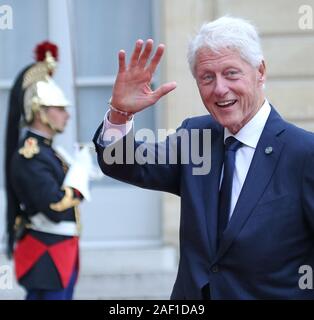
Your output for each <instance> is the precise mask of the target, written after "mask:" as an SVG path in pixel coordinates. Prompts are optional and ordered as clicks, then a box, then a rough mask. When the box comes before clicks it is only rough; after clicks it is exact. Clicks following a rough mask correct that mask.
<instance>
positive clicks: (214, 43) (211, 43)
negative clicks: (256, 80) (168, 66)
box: [187, 16, 264, 77]
mask: <svg viewBox="0 0 314 320" xmlns="http://www.w3.org/2000/svg"><path fill="white" fill-rule="evenodd" d="M201 48H209V49H210V50H212V51H214V52H219V51H221V50H222V49H231V50H237V51H238V52H239V54H240V56H241V57H242V59H244V60H245V61H246V62H248V63H249V64H250V65H252V66H253V67H258V66H259V65H260V64H261V62H262V60H263V59H264V58H263V52H262V48H261V44H260V39H259V36H258V33H257V31H256V29H255V27H254V26H253V25H252V24H251V23H250V22H248V21H246V20H244V19H240V18H234V17H230V16H224V17H221V18H219V19H217V20H214V21H212V22H209V23H205V24H203V26H202V27H201V29H200V30H199V32H198V34H197V35H196V36H195V37H194V39H192V40H191V41H190V43H189V47H188V54H187V58H188V62H189V65H190V69H191V72H192V74H193V76H194V77H195V57H196V54H197V51H198V50H199V49H201Z"/></svg>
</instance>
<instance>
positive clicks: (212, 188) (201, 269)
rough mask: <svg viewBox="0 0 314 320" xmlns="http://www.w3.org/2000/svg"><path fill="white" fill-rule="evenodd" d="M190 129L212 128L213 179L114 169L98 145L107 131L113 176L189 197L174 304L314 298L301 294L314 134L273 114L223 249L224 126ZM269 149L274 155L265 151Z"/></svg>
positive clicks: (182, 168)
mask: <svg viewBox="0 0 314 320" xmlns="http://www.w3.org/2000/svg"><path fill="white" fill-rule="evenodd" d="M182 128H186V129H187V130H188V131H189V132H190V131H191V129H211V132H212V137H211V143H212V146H211V150H212V152H211V170H210V172H209V174H207V175H203V176H201V175H198V176H196V175H193V174H192V167H193V165H192V164H186V165H180V164H178V165H170V164H165V165H161V164H159V165H157V164H146V165H138V164H136V163H135V164H134V165H131V164H113V165H107V164H106V163H105V162H104V160H103V151H104V148H103V147H102V146H101V145H100V144H98V143H97V139H98V136H99V132H100V128H99V129H98V131H97V132H96V134H95V137H94V142H95V145H96V151H97V153H98V162H99V165H100V167H101V169H102V170H103V172H104V173H105V174H106V175H109V176H111V177H113V178H116V179H119V180H121V181H124V182H127V183H131V184H134V185H137V186H140V187H143V188H149V189H154V190H161V191H166V192H171V193H174V194H177V195H178V196H180V197H181V221H180V261H179V269H178V274H177V279H176V282H175V284H174V288H173V292H172V296H171V298H172V299H202V298H204V288H209V291H210V297H211V298H212V299H311V298H314V290H310V289H305V290H302V289H300V288H299V279H300V277H301V276H302V275H301V274H300V273H299V268H300V267H301V266H302V265H310V266H311V267H314V134H312V133H309V132H307V131H305V130H302V129H300V128H297V127H295V126H294V125H292V124H289V123H287V122H285V121H284V120H283V119H282V118H281V117H280V116H279V114H278V113H277V112H276V111H275V110H274V109H273V108H272V111H271V113H270V116H269V118H268V120H267V123H266V125H265V128H264V130H263V132H262V135H261V137H260V139H259V142H258V145H257V148H256V150H255V153H254V157H253V160H252V163H251V165H250V168H249V172H248V174H247V177H246V180H245V182H244V185H243V188H242V191H241V194H240V196H239V199H238V202H237V204H236V207H235V209H234V212H233V215H232V218H231V220H230V222H229V224H228V226H227V229H226V230H225V232H224V235H223V238H222V240H221V243H220V247H219V248H218V249H217V248H216V244H217V243H216V241H217V205H218V193H219V183H220V177H221V170H222V164H223V136H224V133H223V128H222V127H221V126H220V125H219V124H218V123H217V122H216V121H215V120H213V118H212V117H211V116H209V115H208V116H202V117H196V118H190V119H187V120H185V121H184V122H183V124H182ZM125 141H126V139H124V140H120V143H125ZM169 143H170V142H169V139H168V140H167V142H166V144H165V145H166V147H169ZM136 146H138V144H136ZM180 147H181V148H183V147H184V146H183V145H182V146H180ZM267 147H272V150H273V151H272V152H271V153H267V152H265V149H266V148H267ZM107 148H108V147H107ZM148 150H149V149H148ZM148 152H150V151H148ZM153 152H155V153H156V155H157V149H156V148H155V151H153ZM208 156H210V155H208ZM205 298H206V297H205Z"/></svg>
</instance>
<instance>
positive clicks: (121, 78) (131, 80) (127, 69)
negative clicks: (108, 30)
mask: <svg viewBox="0 0 314 320" xmlns="http://www.w3.org/2000/svg"><path fill="white" fill-rule="evenodd" d="M143 46H144V41H143V40H137V41H136V44H135V48H134V51H133V53H132V56H131V59H130V62H129V65H128V66H126V62H125V51H123V50H121V51H119V71H118V74H117V78H116V81H115V84H114V87H113V92H112V100H111V104H112V106H114V107H115V108H116V109H118V110H120V111H124V112H128V113H132V114H135V113H137V112H139V111H141V110H143V109H145V108H147V107H149V106H150V105H152V104H154V103H156V102H157V101H158V100H159V99H160V98H161V97H162V96H164V95H166V94H167V93H169V92H170V91H172V90H173V89H175V88H176V83H175V82H169V83H166V84H163V85H162V86H160V87H159V88H158V89H156V90H155V91H153V90H152V89H151V87H150V84H151V81H152V77H153V74H154V72H155V70H156V68H157V66H158V64H159V62H160V59H161V57H162V55H163V52H164V48H165V46H164V45H163V44H160V45H159V46H158V47H157V50H156V53H155V54H154V56H153V57H152V59H151V61H150V63H148V60H149V58H150V56H151V53H152V50H153V40H151V39H149V40H147V42H146V45H145V47H144V50H143V51H142V48H143Z"/></svg>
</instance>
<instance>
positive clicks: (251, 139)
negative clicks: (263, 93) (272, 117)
mask: <svg viewBox="0 0 314 320" xmlns="http://www.w3.org/2000/svg"><path fill="white" fill-rule="evenodd" d="M270 111H271V107H270V104H269V102H268V101H267V100H266V99H265V101H264V103H263V105H262V107H261V108H260V109H259V110H258V112H257V113H256V114H255V116H254V117H253V118H252V119H251V120H250V121H249V122H248V123H247V124H246V125H245V126H244V127H243V128H241V129H240V130H239V131H238V132H237V133H236V134H232V133H231V132H230V131H229V130H228V129H227V128H225V132H224V136H225V138H224V141H226V139H227V138H228V137H230V136H233V137H235V138H236V139H237V140H239V141H240V142H242V143H243V144H244V145H246V146H249V147H251V148H254V149H255V148H256V146H257V143H258V140H259V138H260V136H261V134H262V132H263V129H264V127H265V124H266V121H267V119H268V116H269V114H270Z"/></svg>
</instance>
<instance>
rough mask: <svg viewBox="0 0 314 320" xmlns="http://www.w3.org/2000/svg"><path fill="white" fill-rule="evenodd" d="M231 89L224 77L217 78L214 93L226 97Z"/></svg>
mask: <svg viewBox="0 0 314 320" xmlns="http://www.w3.org/2000/svg"><path fill="white" fill-rule="evenodd" d="M228 91H229V88H228V85H227V81H226V80H225V79H223V78H222V77H217V78H216V83H215V88H214V93H215V95H216V96H217V97H224V96H225V95H226V94H227V93H228Z"/></svg>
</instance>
